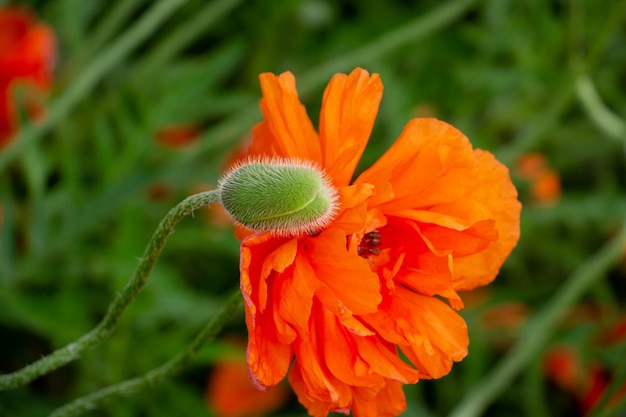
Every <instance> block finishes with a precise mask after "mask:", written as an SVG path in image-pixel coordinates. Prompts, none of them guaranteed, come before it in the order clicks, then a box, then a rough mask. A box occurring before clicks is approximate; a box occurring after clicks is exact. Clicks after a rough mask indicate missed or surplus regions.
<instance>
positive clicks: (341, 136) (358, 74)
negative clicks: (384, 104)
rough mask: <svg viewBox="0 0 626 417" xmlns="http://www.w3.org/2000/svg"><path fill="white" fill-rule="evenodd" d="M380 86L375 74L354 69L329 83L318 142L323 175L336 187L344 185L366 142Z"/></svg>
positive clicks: (348, 179)
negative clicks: (331, 179)
mask: <svg viewBox="0 0 626 417" xmlns="http://www.w3.org/2000/svg"><path fill="white" fill-rule="evenodd" d="M382 94H383V84H382V82H381V81H380V77H379V75H378V74H373V75H371V76H370V74H369V73H368V72H367V71H365V70H364V69H361V68H357V69H355V70H354V71H352V72H351V73H350V75H345V74H336V75H335V76H333V78H332V79H331V80H330V83H329V84H328V87H326V91H325V92H324V99H323V101H322V110H321V112H320V126H319V131H320V142H321V147H322V157H323V161H324V167H325V168H326V172H328V174H329V175H330V176H331V177H332V178H333V181H334V183H335V185H336V186H341V185H347V184H348V183H349V182H350V180H351V179H352V174H353V173H354V170H355V168H356V166H357V164H358V162H359V159H360V158H361V155H362V154H363V150H364V149H365V145H366V144H367V141H368V139H369V136H370V133H371V132H372V127H373V126H374V121H375V119H376V114H377V113H378V105H379V104H380V100H381V98H382Z"/></svg>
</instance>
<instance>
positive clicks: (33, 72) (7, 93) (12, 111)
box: [0, 6, 56, 148]
mask: <svg viewBox="0 0 626 417" xmlns="http://www.w3.org/2000/svg"><path fill="white" fill-rule="evenodd" d="M55 55H56V42H55V37H54V33H53V31H52V30H51V29H50V28H49V27H48V26H46V25H44V24H42V23H39V22H38V21H37V20H36V18H35V16H33V14H32V13H31V12H30V11H29V10H27V9H25V8H21V7H16V6H4V7H0V148H1V147H3V146H5V145H6V144H7V143H9V142H10V139H11V137H12V136H13V135H14V134H15V131H16V130H17V129H18V127H19V115H18V107H17V106H16V103H15V102H14V100H13V94H14V93H15V90H14V86H16V85H18V84H19V86H20V87H21V88H23V89H24V92H25V93H24V103H23V105H24V106H25V108H26V112H27V114H28V116H29V117H30V118H32V119H35V118H37V117H39V116H40V115H41V114H42V112H43V105H42V99H41V95H42V93H43V92H45V91H47V90H48V89H49V88H50V84H51V82H52V67H53V64H54V60H55Z"/></svg>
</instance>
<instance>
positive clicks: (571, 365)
mask: <svg viewBox="0 0 626 417" xmlns="http://www.w3.org/2000/svg"><path fill="white" fill-rule="evenodd" d="M625 329H626V316H621V317H619V318H618V319H617V320H616V321H615V322H613V323H612V324H611V326H610V327H609V328H608V329H604V330H603V331H601V332H600V333H599V334H597V335H596V337H595V338H594V340H593V341H592V346H593V347H594V348H599V347H602V348H607V347H610V346H614V345H616V344H619V343H621V344H624V342H626V332H625ZM544 372H545V374H546V376H547V378H548V379H549V380H551V381H552V382H553V383H554V384H555V385H556V386H558V387H559V388H561V389H562V390H564V391H565V392H568V393H569V394H571V395H572V396H573V397H574V398H576V400H577V402H578V404H579V407H580V410H581V412H582V413H583V414H587V413H589V412H590V411H592V410H593V409H595V407H597V406H598V403H599V401H600V400H601V399H602V397H603V396H604V394H605V393H606V390H607V389H608V388H609V385H610V384H611V373H612V366H611V365H610V364H607V363H603V362H602V361H601V360H600V359H599V358H590V359H589V358H586V357H585V356H584V354H583V351H582V349H581V348H579V347H575V346H570V345H558V346H553V347H552V348H550V349H549V350H548V351H547V353H546V355H545V358H544ZM625 397H626V385H623V386H621V387H620V388H619V389H618V390H617V391H616V392H615V394H614V395H613V396H612V397H611V398H610V399H609V401H608V403H607V407H608V409H609V410H610V409H611V408H613V407H614V406H615V405H616V404H617V403H618V402H619V401H621V400H622V399H623V398H625Z"/></svg>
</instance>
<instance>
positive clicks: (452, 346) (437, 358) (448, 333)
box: [363, 286, 469, 378]
mask: <svg viewBox="0 0 626 417" xmlns="http://www.w3.org/2000/svg"><path fill="white" fill-rule="evenodd" d="M363 319H364V320H366V321H367V323H368V324H370V325H371V326H372V327H373V328H375V329H376V331H377V332H378V333H379V334H380V335H381V337H383V338H385V339H386V340H388V341H389V342H391V343H395V344H397V345H398V346H399V347H400V349H401V350H402V351H403V352H404V353H405V354H406V355H407V357H408V358H409V359H410V360H411V362H412V363H413V364H414V365H415V366H416V367H417V369H418V370H419V371H420V372H421V373H423V375H424V377H430V378H439V377H442V376H444V375H446V374H447V373H448V372H450V369H451V368H452V363H453V362H458V361H460V360H461V359H463V358H464V357H465V356H466V355H467V346H468V344H469V339H468V336H467V325H466V324H465V321H464V320H463V319H462V318H461V316H459V315H458V314H457V313H456V312H455V311H454V310H452V309H451V308H450V307H449V306H448V305H446V304H445V303H444V302H442V301H440V300H438V299H437V298H434V297H429V296H424V295H421V294H417V293H414V292H412V291H410V290H408V289H405V288H403V287H401V286H398V287H396V289H395V290H394V292H393V294H392V296H391V297H389V298H388V299H386V300H385V301H384V302H383V303H382V304H381V305H380V308H379V310H378V312H376V313H374V314H369V315H367V316H364V317H363Z"/></svg>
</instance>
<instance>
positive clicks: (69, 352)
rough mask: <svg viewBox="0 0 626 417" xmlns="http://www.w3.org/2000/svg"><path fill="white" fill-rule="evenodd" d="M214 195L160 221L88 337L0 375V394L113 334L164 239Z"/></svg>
mask: <svg viewBox="0 0 626 417" xmlns="http://www.w3.org/2000/svg"><path fill="white" fill-rule="evenodd" d="M218 198H219V197H218V192H217V191H207V192H204V193H200V194H195V195H192V196H191V197H187V198H186V199H185V200H183V201H182V202H180V203H179V204H178V205H177V206H176V207H174V208H173V209H172V210H170V212H169V213H167V215H166V216H165V217H164V218H163V220H161V223H159V226H158V227H157V229H156V231H155V232H154V234H153V235H152V238H151V239H150V241H149V242H148V246H147V247H146V250H145V251H144V254H143V256H142V257H141V259H140V261H139V265H138V266H137V269H135V273H134V274H133V276H132V277H131V279H130V280H129V281H128V283H127V284H126V286H125V287H124V289H123V290H122V291H121V292H120V293H118V294H117V297H116V298H115V300H113V302H112V303H111V305H110V306H109V310H108V312H107V314H106V316H104V318H103V319H102V321H101V322H100V323H99V324H98V325H97V326H96V327H95V328H94V329H92V330H91V331H90V332H89V333H87V334H85V335H83V336H82V337H80V338H79V339H77V340H75V341H74V342H72V343H70V344H68V345H66V346H64V347H62V348H60V349H57V350H55V351H54V352H52V353H51V354H50V355H48V356H45V357H43V358H41V359H39V360H38V361H36V362H33V363H32V364H30V365H28V366H26V367H24V368H22V369H20V370H18V371H15V372H12V373H9V374H5V375H0V391H2V390H7V389H11V388H16V387H19V386H22V385H26V384H28V383H29V382H30V381H32V380H33V379H35V378H38V377H40V376H41V375H45V374H47V373H49V372H51V371H53V370H55V369H58V368H60V367H62V366H64V365H65V364H67V363H69V362H71V361H73V360H76V359H78V358H79V357H80V355H81V354H82V353H83V352H85V351H87V350H88V349H92V348H94V347H95V346H97V345H98V344H100V343H101V342H102V341H103V340H104V339H106V338H107V337H108V336H109V335H110V334H111V333H113V331H114V330H115V328H116V326H117V323H118V321H119V319H120V317H121V315H122V313H123V312H124V310H125V309H126V307H128V305H129V304H130V303H131V301H132V300H133V299H134V298H135V297H136V296H137V294H138V293H139V291H141V289H142V288H143V287H144V286H145V284H146V282H147V280H148V276H149V275H150V272H151V271H152V267H153V266H154V264H155V263H156V260H157V259H158V257H159V255H160V254H161V251H162V250H163V246H165V242H166V241H167V238H168V237H169V235H170V234H171V233H172V231H173V230H174V227H175V226H176V224H177V223H178V222H179V221H180V220H181V219H182V218H183V217H185V216H187V215H188V214H192V213H193V212H194V210H196V209H198V208H201V207H203V206H206V205H209V204H213V203H216V202H217V201H218Z"/></svg>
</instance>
